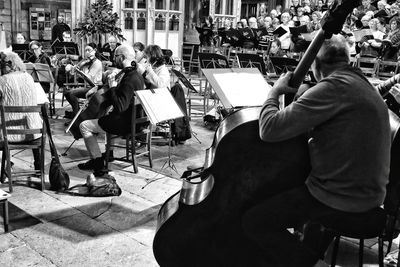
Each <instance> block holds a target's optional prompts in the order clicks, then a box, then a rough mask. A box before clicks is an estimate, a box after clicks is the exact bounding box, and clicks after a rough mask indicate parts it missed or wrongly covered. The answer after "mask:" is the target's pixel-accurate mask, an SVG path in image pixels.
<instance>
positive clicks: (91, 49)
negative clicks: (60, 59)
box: [64, 43, 103, 119]
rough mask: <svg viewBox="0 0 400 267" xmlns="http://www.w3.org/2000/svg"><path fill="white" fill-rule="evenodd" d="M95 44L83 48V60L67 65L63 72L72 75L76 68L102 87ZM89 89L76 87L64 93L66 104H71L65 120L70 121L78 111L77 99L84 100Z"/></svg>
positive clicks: (100, 70) (101, 69) (99, 63)
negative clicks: (70, 110)
mask: <svg viewBox="0 0 400 267" xmlns="http://www.w3.org/2000/svg"><path fill="white" fill-rule="evenodd" d="M96 51H97V49H96V44H95V43H89V44H88V45H86V47H85V58H84V59H83V60H82V61H81V62H79V63H78V64H77V65H75V66H72V65H67V66H66V67H65V70H66V71H67V72H70V73H72V74H73V73H74V72H75V69H76V68H78V69H79V70H81V71H82V72H83V73H84V74H86V75H87V76H88V77H89V78H90V80H92V81H93V83H94V84H95V85H102V75H103V66H102V64H101V61H100V60H99V59H98V58H97V57H96ZM90 89H91V88H88V87H78V88H74V89H69V90H66V91H65V93H64V94H65V98H66V99H67V101H68V103H70V104H71V107H72V112H68V111H66V112H65V118H69V119H72V118H73V117H74V116H75V114H76V113H77V112H78V110H79V98H85V97H86V93H87V92H88V91H89V90H90Z"/></svg>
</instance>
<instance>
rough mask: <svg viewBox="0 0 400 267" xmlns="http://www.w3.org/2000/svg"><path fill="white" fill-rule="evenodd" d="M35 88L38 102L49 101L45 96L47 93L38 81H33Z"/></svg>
mask: <svg viewBox="0 0 400 267" xmlns="http://www.w3.org/2000/svg"><path fill="white" fill-rule="evenodd" d="M35 90H36V97H37V103H38V104H44V103H49V99H48V98H47V95H46V93H45V92H44V90H43V87H42V86H41V85H40V83H35Z"/></svg>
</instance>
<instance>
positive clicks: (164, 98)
mask: <svg viewBox="0 0 400 267" xmlns="http://www.w3.org/2000/svg"><path fill="white" fill-rule="evenodd" d="M135 94H136V96H137V97H138V99H139V101H140V102H141V104H142V106H143V109H144V111H145V112H146V114H147V116H148V118H149V120H150V122H151V124H153V125H156V124H157V123H160V122H168V124H169V129H170V132H169V137H168V157H167V160H166V161H165V162H164V164H163V165H162V167H161V169H160V172H161V171H162V170H163V169H164V168H171V169H172V170H174V171H175V172H176V173H178V170H177V169H176V167H175V165H174V163H173V162H172V159H171V144H172V130H171V129H172V128H171V122H172V120H174V119H177V118H181V117H184V116H185V114H184V112H183V111H182V110H181V108H180V107H179V105H178V104H177V103H176V101H175V99H174V98H173V96H172V95H171V93H170V91H169V90H168V89H167V88H158V89H154V90H138V91H135ZM167 164H168V165H167ZM178 174H179V173H178ZM157 175H158V174H157ZM157 175H156V176H155V177H157ZM155 177H154V178H155ZM162 178H163V177H162ZM159 179H161V178H159ZM157 180H158V179H153V180H151V181H149V182H147V184H146V185H145V186H143V187H142V188H144V187H146V186H147V185H148V184H150V183H152V182H154V181H157Z"/></svg>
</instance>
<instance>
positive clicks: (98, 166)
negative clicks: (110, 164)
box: [78, 157, 104, 172]
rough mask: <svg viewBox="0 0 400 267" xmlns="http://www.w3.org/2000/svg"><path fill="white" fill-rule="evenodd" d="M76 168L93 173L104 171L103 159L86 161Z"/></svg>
mask: <svg viewBox="0 0 400 267" xmlns="http://www.w3.org/2000/svg"><path fill="white" fill-rule="evenodd" d="M78 168H79V169H80V170H93V171H95V172H96V171H100V170H104V159H103V158H101V157H100V158H95V159H91V160H88V161H86V162H85V163H80V164H78Z"/></svg>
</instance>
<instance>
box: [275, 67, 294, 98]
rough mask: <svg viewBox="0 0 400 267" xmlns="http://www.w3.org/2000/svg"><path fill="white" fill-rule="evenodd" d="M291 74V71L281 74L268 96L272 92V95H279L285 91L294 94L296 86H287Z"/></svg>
mask: <svg viewBox="0 0 400 267" xmlns="http://www.w3.org/2000/svg"><path fill="white" fill-rule="evenodd" d="M292 76H293V73H292V72H287V73H286V74H282V75H281V77H280V78H279V79H278V80H277V81H276V82H275V84H274V86H273V87H272V89H271V92H270V96H272V94H273V95H274V96H279V95H282V94H287V93H293V94H295V93H296V92H297V90H298V88H294V87H291V86H289V82H290V79H291V78H292Z"/></svg>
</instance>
